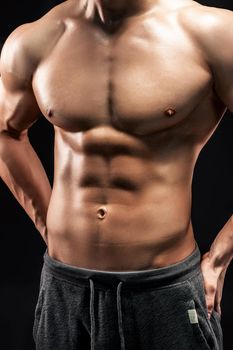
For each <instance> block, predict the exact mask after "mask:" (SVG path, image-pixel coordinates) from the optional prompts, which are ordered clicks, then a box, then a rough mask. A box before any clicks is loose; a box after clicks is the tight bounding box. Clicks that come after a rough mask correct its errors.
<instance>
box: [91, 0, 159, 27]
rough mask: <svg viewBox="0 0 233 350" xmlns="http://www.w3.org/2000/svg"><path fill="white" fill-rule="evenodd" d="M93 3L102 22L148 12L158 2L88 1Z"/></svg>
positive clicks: (151, 0) (147, 0)
mask: <svg viewBox="0 0 233 350" xmlns="http://www.w3.org/2000/svg"><path fill="white" fill-rule="evenodd" d="M89 2H92V3H93V2H94V3H95V5H96V8H97V10H98V12H99V15H100V18H101V19H102V21H103V22H107V21H108V20H109V19H110V20H111V19H114V18H122V17H125V16H129V15H131V14H136V13H140V12H143V11H146V10H149V9H150V8H151V7H152V5H154V4H155V3H156V2H158V0H89Z"/></svg>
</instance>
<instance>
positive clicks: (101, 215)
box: [97, 207, 107, 220]
mask: <svg viewBox="0 0 233 350" xmlns="http://www.w3.org/2000/svg"><path fill="white" fill-rule="evenodd" d="M106 215H107V209H106V208H104V207H102V208H99V209H98V211H97V218H98V219H100V220H103V219H104V218H105V216H106Z"/></svg>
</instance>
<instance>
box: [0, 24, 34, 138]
mask: <svg viewBox="0 0 233 350" xmlns="http://www.w3.org/2000/svg"><path fill="white" fill-rule="evenodd" d="M27 26H28V25H24V26H21V27H19V28H18V29H16V30H15V31H14V32H13V33H12V34H11V35H10V36H9V38H8V39H7V40H6V43H5V44H4V46H3V49H2V53H1V77H0V132H8V133H11V134H12V136H13V135H15V136H16V137H18V136H20V135H21V134H23V133H24V132H25V131H26V130H27V129H28V128H29V127H30V126H31V125H32V124H33V123H34V122H35V121H36V120H37V119H38V115H39V107H38V105H37V103H36V99H35V96H34V93H33V90H32V84H31V83H32V75H33V70H34V68H35V61H34V60H33V57H32V55H31V53H30V47H29V45H30V42H29V43H28V41H27V40H26V39H27V38H25V32H26V31H27Z"/></svg>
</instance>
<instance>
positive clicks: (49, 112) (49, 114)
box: [47, 109, 53, 118]
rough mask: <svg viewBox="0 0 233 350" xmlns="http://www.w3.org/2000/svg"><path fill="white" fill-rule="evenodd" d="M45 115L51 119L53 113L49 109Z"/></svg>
mask: <svg viewBox="0 0 233 350" xmlns="http://www.w3.org/2000/svg"><path fill="white" fill-rule="evenodd" d="M47 115H48V117H49V118H52V117H53V111H52V110H51V109H49V110H48V111H47Z"/></svg>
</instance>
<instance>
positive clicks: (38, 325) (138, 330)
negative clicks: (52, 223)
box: [33, 246, 223, 350]
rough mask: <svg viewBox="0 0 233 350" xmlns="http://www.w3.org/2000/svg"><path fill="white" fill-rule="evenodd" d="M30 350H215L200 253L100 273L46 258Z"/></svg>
mask: <svg viewBox="0 0 233 350" xmlns="http://www.w3.org/2000/svg"><path fill="white" fill-rule="evenodd" d="M33 337H34V340H35V343H36V349H37V350H90V349H91V350H199V349H201V350H210V349H211V350H222V349H223V345H222V329H221V324H220V316H219V314H218V313H217V312H216V311H213V313H212V315H211V319H210V320H209V319H208V316H207V308H206V303H205V294H204V287H203V276H202V273H201V270H200V251H199V249H198V246H196V249H195V251H194V252H193V253H192V254H191V255H190V256H188V257H187V258H185V259H184V260H182V261H181V262H179V263H176V264H173V265H169V266H168V267H164V268H157V269H150V270H140V271H126V272H115V271H113V272H112V271H101V270H93V269H85V268H79V267H74V266H70V265H67V264H64V263H61V262H59V261H57V260H55V259H53V258H51V257H50V256H49V255H48V253H47V251H46V252H45V255H44V265H43V269H42V274H41V284H40V292H39V297H38V302H37V305H36V310H35V321H34V327H33Z"/></svg>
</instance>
